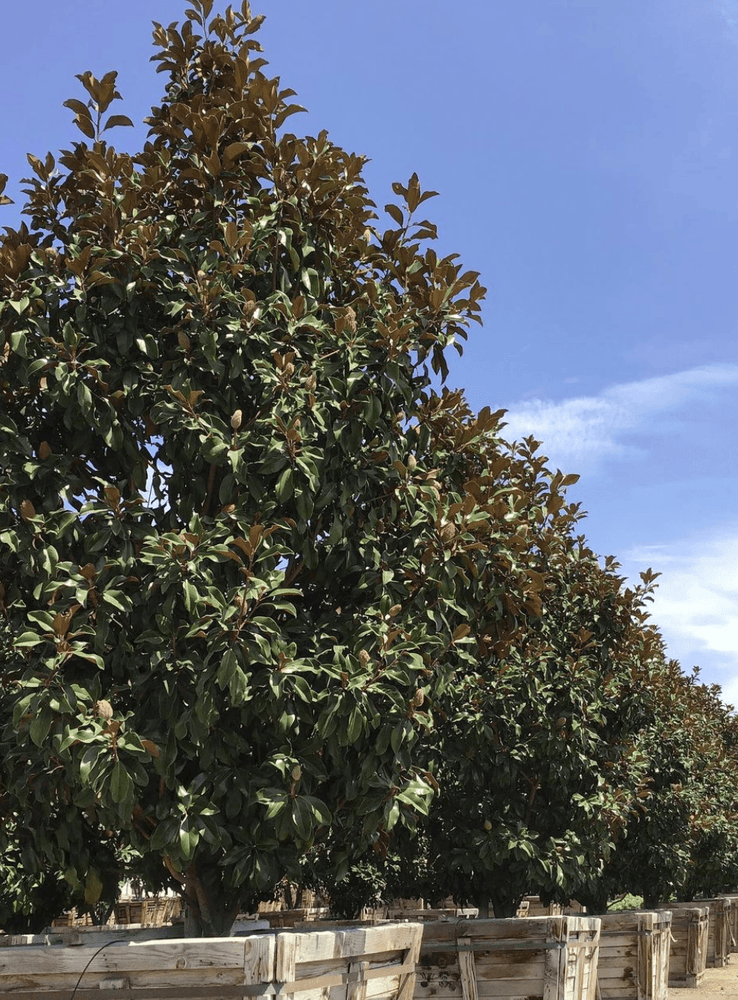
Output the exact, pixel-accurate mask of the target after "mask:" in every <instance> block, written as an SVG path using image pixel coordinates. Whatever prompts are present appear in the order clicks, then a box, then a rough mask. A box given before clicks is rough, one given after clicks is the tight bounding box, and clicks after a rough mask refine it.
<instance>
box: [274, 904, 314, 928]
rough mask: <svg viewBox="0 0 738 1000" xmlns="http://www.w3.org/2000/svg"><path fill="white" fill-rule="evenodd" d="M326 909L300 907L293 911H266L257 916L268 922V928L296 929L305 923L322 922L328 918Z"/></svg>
mask: <svg viewBox="0 0 738 1000" xmlns="http://www.w3.org/2000/svg"><path fill="white" fill-rule="evenodd" d="M328 912H329V911H328V907H326V906H322V907H308V906H301V907H300V908H299V909H295V910H266V911H264V912H260V913H259V916H260V917H263V918H264V919H265V920H268V921H269V926H270V927H297V925H298V924H304V923H305V922H306V921H310V922H312V921H314V920H322V919H323V917H327V916H328Z"/></svg>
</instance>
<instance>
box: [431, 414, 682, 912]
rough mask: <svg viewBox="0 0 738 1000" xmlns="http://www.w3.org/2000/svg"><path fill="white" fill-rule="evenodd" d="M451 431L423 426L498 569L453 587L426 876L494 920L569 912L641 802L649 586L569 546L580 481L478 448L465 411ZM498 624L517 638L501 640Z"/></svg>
mask: <svg viewBox="0 0 738 1000" xmlns="http://www.w3.org/2000/svg"><path fill="white" fill-rule="evenodd" d="M453 418H454V422H455V424H456V427H457V429H456V430H455V431H452V430H451V429H450V428H448V427H445V426H444V425H443V424H442V423H441V422H440V421H439V420H435V421H432V422H431V427H432V429H433V431H434V437H433V440H432V448H433V451H434V454H435V457H436V462H437V463H438V464H439V466H440V468H441V476H442V477H443V475H444V472H445V471H446V469H447V468H448V470H449V472H448V474H447V478H448V476H450V474H451V472H450V470H451V469H453V470H455V471H454V475H455V476H457V477H458V478H459V479H460V481H464V480H472V481H474V476H475V475H476V481H477V482H478V483H481V484H484V486H483V488H484V490H485V491H486V493H487V499H488V502H490V503H492V504H493V505H494V506H493V509H494V510H495V514H496V518H495V521H494V532H493V533H492V534H490V536H489V538H488V539H487V541H486V549H485V551H486V553H487V554H488V555H490V554H493V553H495V554H497V557H498V559H499V556H500V554H503V555H504V560H505V564H506V566H507V572H506V574H505V575H503V574H502V573H501V572H500V569H499V567H498V566H495V560H494V559H489V561H488V562H487V563H486V564H485V565H484V566H483V567H482V568H481V569H480V570H479V572H478V573H477V574H472V573H469V574H468V575H469V577H470V578H471V582H468V581H467V580H464V582H463V584H462V587H461V588H460V596H459V600H462V601H463V602H464V607H465V609H466V612H467V614H468V615H469V621H470V623H471V629H470V635H469V641H470V645H469V646H468V647H467V649H466V656H467V657H468V660H467V662H466V663H464V664H463V669H461V670H460V672H459V674H458V675H457V676H456V677H455V678H454V681H453V682H452V683H449V684H447V685H446V686H445V688H444V689H443V691H441V692H439V694H438V697H437V700H436V702H435V704H434V718H435V723H436V724H435V727H434V730H433V732H432V733H430V734H429V736H428V738H427V740H426V744H425V749H426V752H427V755H428V756H427V766H428V768H429V770H430V771H431V773H433V775H434V777H435V778H436V780H437V781H438V784H439V791H438V794H437V796H436V798H435V799H434V801H433V805H432V808H431V812H430V816H429V818H428V820H427V822H426V823H424V831H425V838H426V845H427V853H428V856H427V859H426V862H427V864H426V877H427V879H428V882H429V891H430V892H431V893H433V894H435V895H436V896H438V895H439V893H442V894H443V895H453V896H455V897H456V898H457V899H459V900H466V901H471V902H474V903H475V904H477V905H478V906H479V907H480V910H481V911H482V912H486V911H487V909H488V907H489V905H490V904H491V905H492V908H493V909H494V912H495V915H496V916H498V917H502V916H511V915H513V914H514V913H515V910H516V908H517V904H518V902H519V900H520V898H521V897H522V896H523V895H525V894H526V893H527V892H531V891H537V892H540V893H541V894H542V895H543V896H545V897H546V898H556V899H559V900H568V899H569V898H570V897H571V896H574V895H575V894H576V892H577V890H578V889H579V887H580V886H581V885H582V882H583V879H584V878H585V877H586V876H587V875H588V874H593V873H596V872H599V871H600V870H601V868H602V866H603V863H604V859H605V858H606V857H607V855H608V854H609V852H610V851H611V850H612V847H613V845H614V842H615V840H616V838H617V836H618V834H619V833H620V831H621V830H622V829H623V827H624V826H625V824H626V823H627V820H628V818H629V816H630V813H631V811H632V809H633V805H634V803H635V802H637V801H638V797H639V795H642V794H645V793H644V787H643V779H644V777H645V769H646V766H647V758H646V756H645V754H644V753H643V752H642V750H641V749H640V747H639V746H638V743H637V734H638V733H639V731H640V729H641V727H642V726H643V724H644V722H645V720H646V719H647V718H648V716H647V706H648V704H649V699H650V695H649V686H650V683H651V680H652V678H653V676H654V675H658V673H659V671H660V670H661V668H662V666H663V656H662V655H661V640H660V638H659V636H658V633H657V632H656V630H655V629H654V628H653V627H652V626H650V625H649V624H648V621H647V617H648V616H647V613H646V602H647V600H648V597H649V595H650V590H651V588H652V584H653V577H652V575H651V574H650V573H645V574H643V582H642V585H641V586H640V587H638V588H634V589H628V588H627V587H626V586H625V582H624V580H623V579H622V578H621V577H620V576H619V575H618V574H617V565H616V564H615V563H614V561H613V560H608V561H607V562H606V564H605V565H604V566H603V565H601V564H600V562H599V561H598V559H597V558H596V557H595V555H594V554H593V553H592V551H591V550H590V549H589V548H588V547H587V546H586V544H585V543H584V540H583V539H582V538H581V537H580V536H578V534H577V533H576V532H577V526H578V522H579V520H580V512H579V510H578V507H577V506H576V505H571V504H567V503H566V500H565V496H564V490H565V487H566V486H567V485H569V484H570V483H571V482H572V481H573V480H575V479H576V477H564V476H562V475H561V473H552V472H550V471H549V470H548V468H547V466H546V459H545V457H543V456H541V455H540V454H538V451H537V447H536V444H535V442H532V441H527V442H523V443H521V444H519V445H516V446H507V445H505V444H504V442H502V441H500V440H499V439H498V438H497V437H495V436H491V435H489V434H487V435H484V436H478V435H476V436H475V434H474V431H475V420H474V418H473V417H472V415H471V414H470V413H469V412H468V411H467V410H465V408H464V407H463V406H461V407H457V408H456V411H455V412H454V413H453ZM447 422H448V420H447ZM475 437H476V442H477V443H476V447H472V442H473V441H474V440H475ZM460 438H462V439H464V440H465V445H464V448H463V449H462V448H461V447H459V439H460ZM480 468H481V469H482V470H484V472H485V473H486V475H485V474H482V475H481V476H480V474H479V469H480ZM472 516H473V515H472ZM508 615H512V616H513V618H514V620H515V622H516V628H515V630H514V631H513V632H512V633H509V632H506V633H505V634H500V629H499V626H500V624H501V623H505V622H506V618H507V616H508Z"/></svg>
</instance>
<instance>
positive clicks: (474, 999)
mask: <svg viewBox="0 0 738 1000" xmlns="http://www.w3.org/2000/svg"><path fill="white" fill-rule="evenodd" d="M456 948H457V951H458V955H459V974H460V978H461V992H462V996H463V1000H479V991H478V990H477V966H476V962H475V961H474V942H473V941H472V939H471V938H470V937H464V936H461V937H457V938H456Z"/></svg>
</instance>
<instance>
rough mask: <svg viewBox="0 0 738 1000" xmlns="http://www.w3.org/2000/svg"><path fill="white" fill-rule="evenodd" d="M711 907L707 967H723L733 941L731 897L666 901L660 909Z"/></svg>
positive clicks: (728, 959) (728, 956)
mask: <svg viewBox="0 0 738 1000" xmlns="http://www.w3.org/2000/svg"><path fill="white" fill-rule="evenodd" d="M704 906H707V907H709V910H710V918H709V926H708V932H707V959H706V962H707V968H708V969H722V968H723V966H725V965H727V964H728V962H729V961H730V945H731V941H732V935H731V923H732V920H733V906H732V904H731V901H730V898H728V899H725V898H720V897H718V898H717V899H694V900H692V901H691V902H689V903H664V904H663V906H660V907H659V909H664V910H671V911H672V913H675V912H676V911H677V910H685V909H694V908H695V907H704Z"/></svg>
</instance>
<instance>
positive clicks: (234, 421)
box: [231, 410, 243, 431]
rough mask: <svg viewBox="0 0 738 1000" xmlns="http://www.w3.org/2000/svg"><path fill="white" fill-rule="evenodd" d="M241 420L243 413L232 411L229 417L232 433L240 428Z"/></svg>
mask: <svg viewBox="0 0 738 1000" xmlns="http://www.w3.org/2000/svg"><path fill="white" fill-rule="evenodd" d="M242 419H243V413H242V412H241V410H234V412H233V416H232V417H231V427H232V428H233V430H234V431H237V430H238V428H239V427H240V426H241V420H242Z"/></svg>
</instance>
